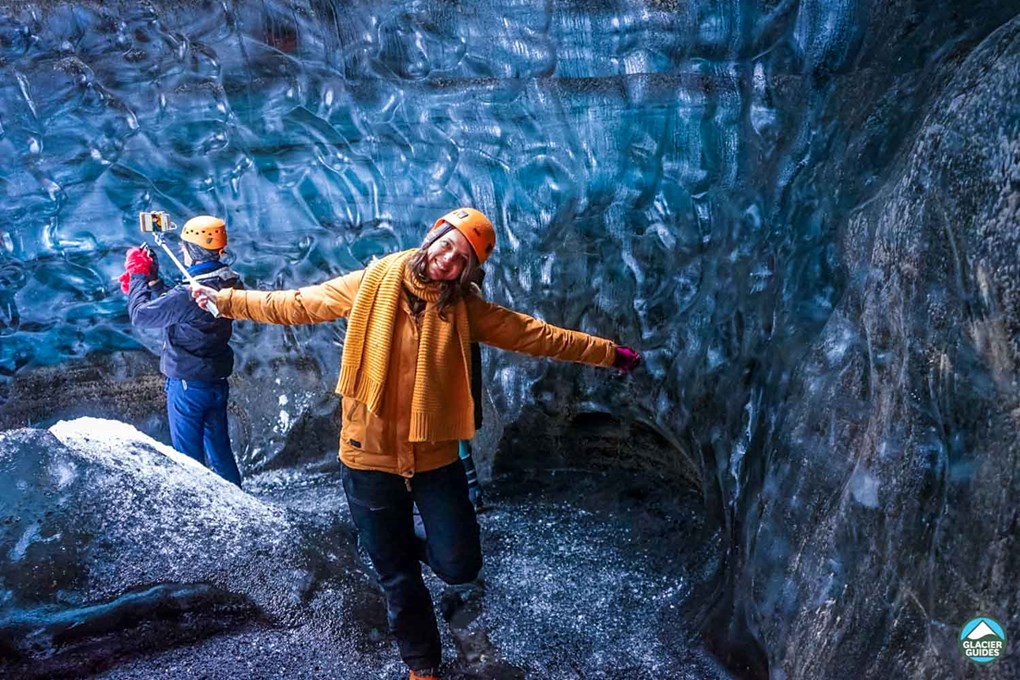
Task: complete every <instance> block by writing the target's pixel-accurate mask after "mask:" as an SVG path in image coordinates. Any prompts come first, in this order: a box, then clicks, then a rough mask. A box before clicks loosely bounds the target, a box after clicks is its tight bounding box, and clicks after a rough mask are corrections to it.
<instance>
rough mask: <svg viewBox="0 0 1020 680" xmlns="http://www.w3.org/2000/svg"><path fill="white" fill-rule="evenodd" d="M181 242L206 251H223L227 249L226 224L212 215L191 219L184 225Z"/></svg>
mask: <svg viewBox="0 0 1020 680" xmlns="http://www.w3.org/2000/svg"><path fill="white" fill-rule="evenodd" d="M181 240H182V241H187V242H188V243H194V244H195V245H196V246H201V247H202V248H205V249H206V250H223V249H224V248H226V247H227V224H226V222H224V221H223V220H221V219H220V218H218V217H213V216H212V215H199V216H198V217H192V218H191V219H190V220H188V221H187V222H185V223H184V229H182V230H181Z"/></svg>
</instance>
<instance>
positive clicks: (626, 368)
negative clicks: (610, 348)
mask: <svg viewBox="0 0 1020 680" xmlns="http://www.w3.org/2000/svg"><path fill="white" fill-rule="evenodd" d="M640 363H641V355H640V354H638V353H637V352H635V351H634V350H632V349H631V348H630V347H617V348H616V358H615V359H613V368H615V369H617V370H618V371H620V373H630V372H631V371H633V370H634V369H635V368H637V367H638V365H639V364H640Z"/></svg>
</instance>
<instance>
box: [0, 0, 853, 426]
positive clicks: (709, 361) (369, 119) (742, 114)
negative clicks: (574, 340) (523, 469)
mask: <svg viewBox="0 0 1020 680" xmlns="http://www.w3.org/2000/svg"><path fill="white" fill-rule="evenodd" d="M855 12H857V10H856V8H855V7H854V6H853V5H852V4H851V3H833V4H829V5H823V4H821V3H808V4H804V5H802V6H801V7H800V8H791V7H789V6H787V5H784V4H781V5H779V6H776V7H769V6H767V5H766V6H760V7H759V6H755V5H753V4H751V3H722V4H719V3H704V4H703V5H699V4H679V5H676V6H672V5H670V4H669V3H666V4H665V5H662V4H657V3H649V4H647V5H642V4H638V5H634V6H619V7H616V6H611V5H592V4H578V3H551V4H546V5H534V4H533V3H499V2H493V3H481V4H478V5H476V6H474V7H472V8H468V7H458V6H456V5H455V4H450V3H444V2H423V3H406V4H396V3H390V4H382V3H363V4H361V5H358V4H351V5H346V6H340V5H334V4H331V3H324V2H319V3H314V2H313V3H300V2H294V3H285V2H267V3H241V4H237V5H234V4H228V3H211V2H210V3H201V2H198V3H163V4H162V5H155V6H153V5H145V4H141V5H140V4H136V3H114V5H112V6H111V5H107V6H103V7H100V6H99V5H98V4H97V5H91V4H88V3H77V4H74V5H61V4H55V5H49V4H46V5H40V6H37V7H32V6H27V7H25V8H23V9H18V10H8V11H7V13H6V14H5V15H4V16H3V18H2V23H0V31H2V32H0V71H2V77H0V83H2V84H0V88H2V90H0V149H2V152H0V153H2V157H3V158H4V163H3V164H2V167H0V191H2V192H3V201H2V205H0V229H2V233H0V253H2V258H3V259H2V262H3V269H2V276H3V281H4V291H3V304H2V316H0V323H2V331H0V332H2V333H3V335H2V337H3V344H2V349H0V370H2V371H3V372H4V374H6V375H10V374H11V373H12V372H14V371H17V370H19V369H21V368H23V367H26V366H33V365H39V364H53V363H56V362H61V361H65V360H67V359H70V358H73V357H80V356H83V355H84V354H86V353H88V352H91V351H93V350H97V349H98V350H109V349H117V348H124V347H130V346H133V345H134V344H135V342H136V340H135V339H134V337H133V335H132V333H131V332H130V329H129V326H128V322H127V317H126V315H125V313H124V304H123V298H122V297H121V295H120V293H119V291H118V290H117V288H116V285H115V282H114V281H113V278H114V277H115V276H116V275H117V274H118V273H119V272H120V270H121V262H122V258H123V252H124V250H125V249H126V248H127V247H129V246H130V245H132V244H135V243H137V242H138V241H139V235H138V234H137V230H136V222H135V213H136V211H138V210H149V209H153V210H155V209H161V210H168V211H170V212H171V213H172V214H173V215H174V216H175V217H176V219H177V220H178V221H181V222H182V221H183V220H184V219H186V218H187V217H188V216H190V215H192V214H196V213H212V214H216V215H221V216H223V217H224V218H226V219H227V220H228V222H229V226H230V234H231V244H230V245H231V248H230V249H231V251H232V252H233V253H234V255H235V257H236V260H237V263H236V268H237V269H238V270H239V271H241V272H242V273H243V274H244V276H245V278H246V279H247V280H248V281H249V283H250V284H255V285H259V286H263V287H281V286H294V285H298V284H306V283H309V282H313V281H318V280H321V279H325V278H327V277H330V276H334V275H337V274H340V273H342V272H345V271H349V270H351V269H353V268H358V267H360V266H362V265H363V264H364V263H365V262H366V261H367V260H368V259H369V258H370V257H372V256H373V255H378V254H380V253H383V252H387V251H389V250H392V249H394V248H398V247H407V246H411V245H413V244H415V243H417V242H418V241H419V239H420V237H421V235H422V233H423V231H424V229H425V227H426V226H427V225H429V224H431V222H432V221H433V220H434V219H435V218H436V217H437V216H438V215H440V214H442V212H444V211H445V210H447V209H448V208H450V207H451V206H455V205H459V204H471V205H475V206H477V207H479V208H480V209H482V210H484V211H485V212H486V213H488V214H490V215H491V216H492V217H493V218H494V220H495V221H496V224H497V229H498V231H499V237H500V244H499V248H498V249H497V252H496V255H495V256H494V258H493V261H492V266H490V267H489V269H490V270H491V275H490V277H489V283H488V290H487V292H488V294H489V295H490V296H492V297H493V298H495V299H497V300H499V301H500V302H503V303H506V304H509V305H511V306H514V307H517V308H520V309H522V310H526V311H531V312H535V313H538V314H540V315H542V316H544V317H546V318H547V319H549V320H551V321H554V322H557V323H562V324H566V325H571V326H580V327H583V328H585V329H586V330H589V331H592V332H596V333H600V334H602V335H606V336H609V337H613V338H616V339H619V340H620V341H622V342H628V343H631V344H634V345H636V346H639V347H641V348H642V349H643V350H645V352H646V353H647V354H646V355H647V359H648V367H649V376H650V377H651V378H653V379H654V380H650V381H649V384H650V385H652V384H654V385H657V386H658V388H657V389H656V393H655V394H653V395H650V398H649V401H648V403H649V405H652V407H653V413H654V414H657V415H659V416H661V415H663V414H664V412H665V411H666V410H668V409H669V408H671V405H672V406H675V405H676V404H678V403H682V402H683V401H684V400H683V398H682V397H683V395H682V394H681V393H680V392H679V390H680V387H679V386H680V385H682V384H684V383H686V382H689V381H690V380H689V379H690V377H691V372H692V371H694V372H709V373H710V372H712V371H714V370H716V369H717V368H718V367H719V366H720V365H722V364H724V363H725V362H726V361H727V360H728V359H730V358H732V356H731V355H732V353H733V349H734V348H733V347H731V346H728V343H730V340H728V339H727V338H726V337H725V336H726V334H727V331H726V328H725V327H726V326H728V325H729V324H730V322H731V320H732V319H733V318H734V315H735V314H738V313H743V314H744V315H745V316H747V315H754V316H758V312H759V310H758V309H757V307H758V305H761V304H763V300H764V299H765V298H770V299H772V302H771V303H769V304H775V297H776V294H775V293H776V290H777V287H782V286H783V285H786V282H785V279H787V278H788V277H787V276H784V274H787V273H788V272H784V271H783V269H784V267H788V266H789V265H788V264H787V263H786V262H783V261H782V260H781V259H780V258H781V257H783V252H782V251H784V250H788V251H789V250H794V249H795V250H796V254H797V255H798V256H799V262H798V264H797V269H798V270H799V271H798V276H797V282H796V284H791V285H793V288H792V289H791V290H789V291H787V296H788V297H792V298H796V303H795V304H797V305H799V311H798V316H799V317H800V318H801V319H803V320H806V321H807V322H808V323H811V322H814V321H817V320H820V319H824V317H825V316H826V314H827V310H828V309H829V307H830V304H831V298H832V295H833V290H834V288H833V284H832V275H831V274H830V273H829V272H828V269H827V265H826V255H825V246H824V244H825V238H826V218H825V216H824V209H825V208H826V203H827V202H828V201H829V197H828V196H826V195H821V196H819V195H817V194H812V195H811V196H810V202H809V204H808V205H802V206H798V208H797V210H796V212H795V214H789V211H787V214H782V213H780V212H779V210H780V208H779V206H778V202H779V201H778V199H779V198H780V197H782V196H783V195H784V192H790V191H801V189H800V188H799V187H798V183H797V177H798V173H801V172H803V168H804V166H805V164H806V163H808V162H810V160H811V155H812V153H814V152H813V150H812V142H813V140H814V139H815V138H816V136H817V135H818V130H817V129H816V128H817V124H818V121H817V115H818V113H817V112H818V110H819V109H821V108H823V107H824V104H825V101H826V97H827V94H828V93H827V91H826V90H825V88H819V89H815V88H813V87H811V85H810V83H808V82H806V79H807V78H808V77H809V75H810V74H811V73H814V72H826V73H828V72H832V71H838V70H839V69H840V68H843V67H844V66H845V65H846V64H847V63H848V62H849V61H850V60H852V59H853V57H854V55H855V53H856V50H857V46H858V44H859V35H858V33H859V30H860V29H859V27H858V26H856V25H855V23H854V20H855V16H856V15H855ZM801 291H805V292H801ZM807 291H809V292H807ZM790 302H793V301H790ZM786 306H789V303H786ZM795 322H797V323H799V321H795ZM720 325H721V326H722V327H720ZM265 332H269V331H264V330H260V329H250V330H248V331H246V332H243V333H242V335H246V337H245V338H244V342H243V343H241V346H242V349H241V353H242V355H246V359H248V360H257V359H255V355H256V354H257V353H256V352H255V351H248V350H246V349H245V348H253V349H254V348H256V347H258V346H259V341H258V338H259V336H260V335H262V334H263V333H265ZM304 332H305V331H299V333H304ZM308 333H309V335H308V337H309V338H314V339H315V340H316V341H321V340H323V339H324V338H325V337H326V336H327V335H328V333H322V332H321V331H308ZM318 345H328V343H323V342H313V350H312V351H313V352H316V353H320V354H321V357H320V359H321V360H322V361H329V360H330V359H329V357H330V356H331V355H332V354H334V353H335V352H334V349H332V348H329V347H321V348H320V347H318ZM505 380H506V381H507V382H508V385H507V387H508V388H510V389H511V393H513V392H519V388H518V389H517V390H514V389H513V388H514V387H515V385H516V384H517V379H516V378H514V377H506V378H505ZM511 399H513V397H511Z"/></svg>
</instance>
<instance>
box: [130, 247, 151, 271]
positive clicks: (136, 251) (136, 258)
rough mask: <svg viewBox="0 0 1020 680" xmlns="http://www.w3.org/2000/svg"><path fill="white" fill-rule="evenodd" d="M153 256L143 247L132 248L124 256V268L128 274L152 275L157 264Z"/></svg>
mask: <svg viewBox="0 0 1020 680" xmlns="http://www.w3.org/2000/svg"><path fill="white" fill-rule="evenodd" d="M155 264H156V263H155V262H153V260H152V257H151V256H150V255H149V253H148V252H146V251H145V250H143V249H142V248H131V249H130V250H128V251H127V257H125V258H124V269H125V273H126V274H129V275H130V274H144V275H145V276H146V277H151V276H152V274H153V273H154V271H155V269H156V266H155Z"/></svg>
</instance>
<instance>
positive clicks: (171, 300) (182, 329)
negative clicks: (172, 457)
mask: <svg viewBox="0 0 1020 680" xmlns="http://www.w3.org/2000/svg"><path fill="white" fill-rule="evenodd" d="M226 246H227V229H226V225H225V223H224V222H223V220H221V219H219V218H217V217H211V216H209V215H200V216H198V217H194V218H192V219H190V220H188V221H187V222H186V223H185V224H184V228H183V229H182V230H181V254H182V256H183V261H184V266H185V267H187V269H188V273H189V274H191V276H193V277H194V278H195V279H196V280H198V281H200V282H201V283H202V285H205V286H209V287H210V288H215V289H217V290H218V289H221V288H243V287H244V286H243V285H242V284H241V281H240V277H238V275H237V274H236V273H235V272H233V271H232V270H231V269H230V268H229V267H228V266H227V265H226V264H224V263H223V262H221V261H220V257H221V256H222V254H223V250H224V249H225V248H226ZM125 269H126V271H125V272H124V274H122V275H121V277H120V282H121V288H122V290H124V291H125V292H126V293H127V294H128V313H129V315H130V316H131V323H132V325H134V326H135V327H136V328H161V329H163V349H162V352H161V356H160V362H159V367H160V371H161V372H162V373H163V375H165V376H166V388H165V389H166V410H167V416H168V419H169V421H170V440H171V442H172V443H173V446H174V448H175V449H177V450H178V451H180V452H181V453H183V454H185V455H187V456H190V457H191V458H194V459H195V460H197V461H198V462H200V463H202V464H203V465H206V466H207V467H209V468H211V469H212V470H213V471H214V472H215V473H216V474H218V475H220V476H221V477H223V478H224V479H226V480H227V481H229V482H232V483H234V484H236V485H238V486H240V485H241V473H240V472H239V471H238V469H237V462H236V461H235V460H234V453H233V451H232V450H231V447H230V435H229V432H228V429H227V399H228V397H229V386H228V384H227V377H228V376H229V375H230V374H231V372H232V371H233V369H234V352H233V350H231V349H230V344H229V342H230V335H231V333H232V331H233V322H232V321H231V320H230V319H227V318H223V317H219V318H217V317H214V316H213V315H212V314H210V313H209V312H207V311H205V310H204V309H202V308H201V307H199V306H198V305H196V304H194V303H193V302H192V300H191V291H190V289H189V287H188V284H187V283H182V284H179V285H176V286H174V287H169V286H167V285H166V284H165V283H164V282H163V281H162V279H160V278H159V265H158V263H157V261H156V258H155V257H154V256H153V254H152V252H151V251H150V250H149V249H148V248H147V247H144V246H143V247H141V248H132V249H130V250H129V251H128V253H127V258H126V262H125Z"/></svg>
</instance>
